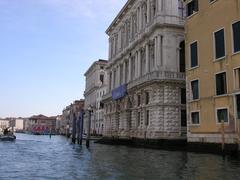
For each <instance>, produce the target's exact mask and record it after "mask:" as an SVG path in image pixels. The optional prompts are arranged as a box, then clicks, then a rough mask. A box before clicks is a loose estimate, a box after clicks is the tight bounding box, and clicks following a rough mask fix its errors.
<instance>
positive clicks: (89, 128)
mask: <svg viewBox="0 0 240 180" xmlns="http://www.w3.org/2000/svg"><path fill="white" fill-rule="evenodd" d="M91 111H92V110H91V108H89V109H88V131H87V139H86V146H87V148H89V141H90V134H91V132H90V131H91Z"/></svg>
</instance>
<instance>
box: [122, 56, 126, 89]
mask: <svg viewBox="0 0 240 180" xmlns="http://www.w3.org/2000/svg"><path fill="white" fill-rule="evenodd" d="M125 76H126V62H125V61H123V77H122V78H123V79H122V82H123V84H125V83H126V82H125Z"/></svg>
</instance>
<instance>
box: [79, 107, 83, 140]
mask: <svg viewBox="0 0 240 180" xmlns="http://www.w3.org/2000/svg"><path fill="white" fill-rule="evenodd" d="M83 121H84V111H83V110H81V112H80V140H79V144H80V145H82V139H83Z"/></svg>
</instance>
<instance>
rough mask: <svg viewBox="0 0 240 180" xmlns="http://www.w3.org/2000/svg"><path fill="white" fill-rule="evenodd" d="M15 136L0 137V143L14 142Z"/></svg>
mask: <svg viewBox="0 0 240 180" xmlns="http://www.w3.org/2000/svg"><path fill="white" fill-rule="evenodd" d="M15 140H16V136H15V135H0V141H15Z"/></svg>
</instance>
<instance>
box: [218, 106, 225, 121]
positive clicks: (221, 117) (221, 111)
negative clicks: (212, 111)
mask: <svg viewBox="0 0 240 180" xmlns="http://www.w3.org/2000/svg"><path fill="white" fill-rule="evenodd" d="M222 120H223V121H224V122H225V123H227V122H228V109H227V108H223V109H217V122H218V123H221V122H222Z"/></svg>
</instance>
